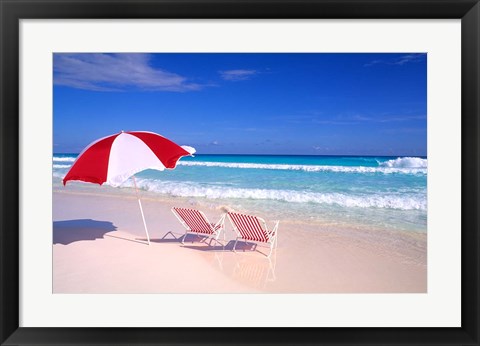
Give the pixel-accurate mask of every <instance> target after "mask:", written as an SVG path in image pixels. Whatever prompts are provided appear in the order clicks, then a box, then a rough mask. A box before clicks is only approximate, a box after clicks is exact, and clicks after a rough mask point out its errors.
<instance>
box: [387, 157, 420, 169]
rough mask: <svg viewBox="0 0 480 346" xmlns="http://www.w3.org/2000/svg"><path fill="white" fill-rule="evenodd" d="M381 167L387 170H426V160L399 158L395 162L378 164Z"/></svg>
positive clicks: (389, 161)
mask: <svg viewBox="0 0 480 346" xmlns="http://www.w3.org/2000/svg"><path fill="white" fill-rule="evenodd" d="M379 165H380V166H381V167H388V168H427V159H421V158H419V157H399V158H398V159H395V160H388V161H385V162H380V163H379Z"/></svg>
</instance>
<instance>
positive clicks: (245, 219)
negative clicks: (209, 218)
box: [227, 212, 280, 258]
mask: <svg viewBox="0 0 480 346" xmlns="http://www.w3.org/2000/svg"><path fill="white" fill-rule="evenodd" d="M227 215H228V219H229V220H230V222H231V223H232V226H233V230H234V231H235V233H236V234H237V238H236V239H235V244H234V245H233V251H234V252H236V250H235V248H236V246H237V242H238V240H239V239H240V240H243V241H245V245H246V243H247V241H253V242H256V243H265V244H267V245H269V246H270V252H269V254H268V255H266V256H267V257H269V258H270V255H271V254H272V251H273V249H274V247H275V248H276V247H277V237H278V224H279V222H280V221H275V225H274V227H273V230H271V231H269V230H268V228H267V223H266V222H265V220H264V219H262V218H260V217H257V216H252V215H245V214H240V213H234V212H228V213H227Z"/></svg>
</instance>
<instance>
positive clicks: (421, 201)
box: [124, 179, 427, 210]
mask: <svg viewBox="0 0 480 346" xmlns="http://www.w3.org/2000/svg"><path fill="white" fill-rule="evenodd" d="M137 185H138V186H139V187H140V188H141V189H143V190H146V191H150V192H155V193H160V194H166V195H170V196H177V197H203V198H207V199H255V200H262V199H263V200H276V201H285V202H291V203H317V204H328V205H338V206H341V207H357V208H386V209H399V210H426V209H427V200H426V194H423V193H422V194H373V195H354V194H351V195H349V194H344V193H314V192H304V191H294V190H274V189H271V190H270V189H244V188H232V187H220V186H201V185H198V184H195V183H193V182H182V183H179V182H174V181H158V180H152V179H137ZM124 186H129V187H132V183H131V182H130V181H127V182H126V183H125V184H124Z"/></svg>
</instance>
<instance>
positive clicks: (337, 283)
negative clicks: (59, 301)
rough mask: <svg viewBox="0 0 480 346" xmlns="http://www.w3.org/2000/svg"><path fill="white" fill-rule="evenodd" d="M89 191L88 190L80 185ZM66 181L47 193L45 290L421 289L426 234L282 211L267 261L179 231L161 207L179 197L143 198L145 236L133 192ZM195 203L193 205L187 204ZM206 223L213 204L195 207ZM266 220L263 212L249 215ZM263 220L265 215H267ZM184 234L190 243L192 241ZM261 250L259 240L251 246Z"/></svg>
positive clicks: (213, 215)
mask: <svg viewBox="0 0 480 346" xmlns="http://www.w3.org/2000/svg"><path fill="white" fill-rule="evenodd" d="M90 191H91V190H90ZM98 191H99V193H98V194H92V193H91V192H82V191H81V190H79V189H75V188H60V189H55V190H54V194H53V201H54V208H53V211H54V212H53V220H54V227H53V276H54V277H53V292H54V293H259V292H265V293H343V292H345V293H382V292H383V293H390V292H395V293H402V292H426V290H427V266H426V251H427V246H426V245H427V244H426V242H427V240H426V234H416V233H399V232H389V231H387V230H369V231H362V232H359V231H358V230H348V229H332V228H331V227H330V228H329V227H326V226H325V227H323V226H322V225H313V224H306V223H300V222H293V221H288V220H282V221H281V223H280V229H279V244H278V250H277V251H276V253H274V255H272V258H271V260H269V259H267V258H266V256H264V255H262V254H261V253H259V252H258V251H251V249H246V250H245V251H243V250H242V247H243V244H239V249H240V250H239V251H238V252H237V253H234V252H232V251H231V247H232V239H234V234H233V232H232V230H231V229H232V228H231V226H230V224H229V223H228V221H227V227H226V236H227V246H226V248H225V249H222V248H221V247H220V246H208V245H207V244H204V243H200V242H198V241H197V239H194V237H190V238H188V239H187V240H191V241H188V242H187V243H186V244H185V246H183V247H182V246H181V244H180V242H179V241H178V240H174V239H172V238H171V237H169V238H168V239H165V240H162V239H161V238H162V237H163V236H164V234H165V233H167V232H169V231H173V232H177V233H179V234H183V232H184V230H183V227H182V225H181V224H180V223H179V222H178V221H177V219H176V218H175V217H174V215H173V214H172V213H171V211H170V208H171V207H173V206H189V205H188V202H187V201H186V200H185V199H181V198H173V197H172V198H162V199H161V200H160V199H157V200H155V199H144V200H143V207H144V212H145V218H146V221H147V225H148V228H149V233H150V238H151V240H152V242H151V245H150V246H148V245H146V244H145V239H146V236H145V232H144V229H143V223H142V219H141V215H140V211H139V208H138V204H137V200H136V199H135V197H134V196H131V197H125V196H109V195H106V194H104V193H103V192H102V191H104V190H102V189H101V188H99V189H98ZM194 207H195V206H194ZM202 210H203V211H204V212H205V214H206V215H207V217H208V218H209V219H210V221H212V222H216V221H217V220H218V219H219V217H220V215H221V213H222V211H221V210H213V209H209V208H208V207H205V206H203V207H202ZM259 216H262V217H264V218H265V219H267V222H268V221H269V220H268V215H259ZM270 224H271V222H270ZM192 241H193V242H192ZM257 249H258V250H260V251H264V252H267V251H268V249H266V248H263V249H262V248H260V247H258V248H257Z"/></svg>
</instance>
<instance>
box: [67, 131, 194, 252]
mask: <svg viewBox="0 0 480 346" xmlns="http://www.w3.org/2000/svg"><path fill="white" fill-rule="evenodd" d="M194 153H195V149H194V148H192V147H188V146H180V145H177V144H175V143H174V142H172V141H171V140H169V139H167V138H165V137H163V136H160V135H159V134H156V133H153V132H144V131H132V132H123V131H122V132H120V133H117V134H115V135H111V136H107V137H104V138H101V139H99V140H97V141H95V142H93V143H91V144H90V145H88V146H87V147H86V148H85V149H84V150H83V151H82V152H81V153H80V155H78V157H77V159H76V160H75V162H74V163H73V165H72V167H71V168H70V170H69V171H68V173H67V175H65V177H64V178H63V185H65V184H66V183H67V181H70V180H80V181H85V182H89V183H95V184H100V185H102V184H104V183H107V184H109V185H112V186H118V185H120V184H122V183H123V182H124V181H125V180H127V179H128V178H130V177H133V183H134V186H135V191H136V192H137V199H138V206H139V207H140V212H141V214H142V219H143V225H144V227H145V233H146V235H147V241H148V244H150V236H149V235H148V229H147V223H146V222H145V216H144V214H143V208H142V203H141V201H140V197H139V195H138V191H137V184H136V183H135V173H138V172H141V171H143V170H145V169H156V170H159V171H163V170H164V169H166V168H167V169H173V168H175V166H176V165H177V162H178V160H179V159H180V158H181V157H183V156H189V155H193V154H194Z"/></svg>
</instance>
